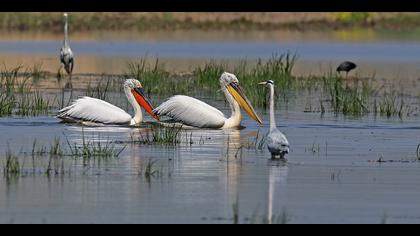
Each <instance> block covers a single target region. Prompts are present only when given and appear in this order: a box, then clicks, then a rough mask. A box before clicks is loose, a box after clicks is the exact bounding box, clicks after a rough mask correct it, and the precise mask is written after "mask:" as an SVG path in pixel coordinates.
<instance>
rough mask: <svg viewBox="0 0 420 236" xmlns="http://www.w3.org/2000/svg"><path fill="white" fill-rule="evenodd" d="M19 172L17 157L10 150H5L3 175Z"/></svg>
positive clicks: (15, 174)
mask: <svg viewBox="0 0 420 236" xmlns="http://www.w3.org/2000/svg"><path fill="white" fill-rule="evenodd" d="M20 173H21V168H20V163H19V159H18V157H17V156H16V155H15V154H13V153H12V152H11V151H10V150H9V151H7V152H6V163H5V164H4V167H3V174H4V176H5V177H11V176H19V175H20Z"/></svg>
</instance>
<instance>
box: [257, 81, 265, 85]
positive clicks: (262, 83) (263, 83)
mask: <svg viewBox="0 0 420 236" xmlns="http://www.w3.org/2000/svg"><path fill="white" fill-rule="evenodd" d="M258 84H259V85H266V84H267V82H261V83H258Z"/></svg>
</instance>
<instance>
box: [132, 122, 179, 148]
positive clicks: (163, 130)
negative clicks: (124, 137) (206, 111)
mask: <svg viewBox="0 0 420 236" xmlns="http://www.w3.org/2000/svg"><path fill="white" fill-rule="evenodd" d="M182 134H183V133H182V126H181V127H175V126H173V127H162V126H156V127H154V128H153V129H152V132H147V133H146V134H142V132H141V130H139V137H138V138H135V137H133V136H131V139H130V143H132V144H146V145H164V146H176V145H178V144H180V143H181V142H182V140H183V139H182Z"/></svg>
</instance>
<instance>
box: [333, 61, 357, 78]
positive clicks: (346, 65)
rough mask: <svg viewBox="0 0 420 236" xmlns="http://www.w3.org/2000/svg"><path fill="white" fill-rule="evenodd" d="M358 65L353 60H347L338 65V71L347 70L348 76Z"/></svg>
mask: <svg viewBox="0 0 420 236" xmlns="http://www.w3.org/2000/svg"><path fill="white" fill-rule="evenodd" d="M356 67H357V65H356V64H354V63H353V62H351V61H345V62H342V63H341V64H340V65H339V66H338V67H337V72H341V71H345V72H346V77H347V75H348V74H349V72H350V71H351V70H353V69H354V68H356Z"/></svg>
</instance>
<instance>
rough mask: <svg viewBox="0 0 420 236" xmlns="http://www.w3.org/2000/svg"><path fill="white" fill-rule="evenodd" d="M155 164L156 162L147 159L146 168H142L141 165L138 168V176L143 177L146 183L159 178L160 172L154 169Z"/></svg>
mask: <svg viewBox="0 0 420 236" xmlns="http://www.w3.org/2000/svg"><path fill="white" fill-rule="evenodd" d="M156 163H157V160H151V159H149V160H148V161H147V164H146V167H143V165H142V166H141V167H140V170H139V172H138V175H139V176H142V177H144V178H145V179H146V181H147V182H150V181H151V179H152V178H158V177H161V176H162V172H161V171H159V170H158V169H156V168H155V164H156Z"/></svg>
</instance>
